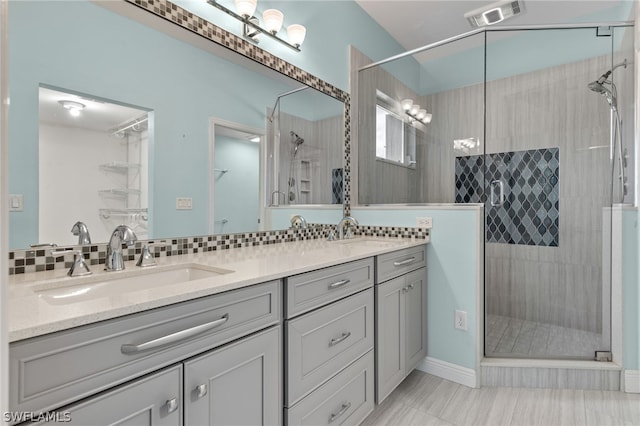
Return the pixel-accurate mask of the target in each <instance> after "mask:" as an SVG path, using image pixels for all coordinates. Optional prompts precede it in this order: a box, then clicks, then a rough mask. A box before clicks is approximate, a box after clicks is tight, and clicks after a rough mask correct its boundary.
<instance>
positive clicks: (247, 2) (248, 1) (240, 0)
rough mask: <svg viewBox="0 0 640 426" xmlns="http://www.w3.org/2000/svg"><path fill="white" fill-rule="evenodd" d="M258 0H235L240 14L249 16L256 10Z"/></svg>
mask: <svg viewBox="0 0 640 426" xmlns="http://www.w3.org/2000/svg"><path fill="white" fill-rule="evenodd" d="M257 3H258V0H235V5H236V10H237V11H238V15H240V16H242V17H244V18H249V17H250V16H253V12H255V11H256V6H257Z"/></svg>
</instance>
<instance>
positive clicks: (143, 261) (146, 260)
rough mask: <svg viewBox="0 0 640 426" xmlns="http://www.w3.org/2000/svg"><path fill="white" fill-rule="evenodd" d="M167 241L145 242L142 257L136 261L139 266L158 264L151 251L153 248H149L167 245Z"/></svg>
mask: <svg viewBox="0 0 640 426" xmlns="http://www.w3.org/2000/svg"><path fill="white" fill-rule="evenodd" d="M166 245H167V244H166V243H147V244H144V245H143V246H142V252H141V253H140V257H139V258H138V261H137V262H136V266H139V267H141V268H146V267H147V266H155V265H157V263H156V259H155V258H154V255H153V253H151V250H149V248H150V247H155V246H160V247H164V246H166Z"/></svg>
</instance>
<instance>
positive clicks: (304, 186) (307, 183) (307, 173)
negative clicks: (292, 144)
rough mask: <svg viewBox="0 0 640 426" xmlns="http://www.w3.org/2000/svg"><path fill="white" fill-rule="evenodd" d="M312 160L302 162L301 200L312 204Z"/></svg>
mask: <svg viewBox="0 0 640 426" xmlns="http://www.w3.org/2000/svg"><path fill="white" fill-rule="evenodd" d="M311 166H312V163H311V160H307V159H302V160H300V194H301V196H300V198H302V200H300V201H302V202H304V203H310V202H311Z"/></svg>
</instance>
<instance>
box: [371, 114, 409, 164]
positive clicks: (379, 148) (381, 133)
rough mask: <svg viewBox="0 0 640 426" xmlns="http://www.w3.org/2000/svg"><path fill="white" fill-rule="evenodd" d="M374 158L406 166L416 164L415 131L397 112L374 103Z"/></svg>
mask: <svg viewBox="0 0 640 426" xmlns="http://www.w3.org/2000/svg"><path fill="white" fill-rule="evenodd" d="M376 158H377V159H379V160H387V161H391V162H394V163H398V164H400V165H404V166H407V167H415V165H416V160H415V158H416V131H415V128H414V127H413V126H412V125H411V124H410V123H407V122H405V120H404V119H403V118H402V117H400V116H398V115H397V114H395V113H393V112H391V111H389V110H388V109H387V108H385V107H384V106H381V105H379V104H378V105H376Z"/></svg>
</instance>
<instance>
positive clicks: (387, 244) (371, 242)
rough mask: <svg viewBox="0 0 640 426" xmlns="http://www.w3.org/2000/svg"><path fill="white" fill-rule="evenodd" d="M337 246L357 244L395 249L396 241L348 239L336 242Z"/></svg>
mask: <svg viewBox="0 0 640 426" xmlns="http://www.w3.org/2000/svg"><path fill="white" fill-rule="evenodd" d="M335 242H336V243H337V244H343V245H351V244H358V245H362V246H364V247H395V246H397V245H398V241H382V240H362V239H358V238H355V239H348V240H336V241H335Z"/></svg>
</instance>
